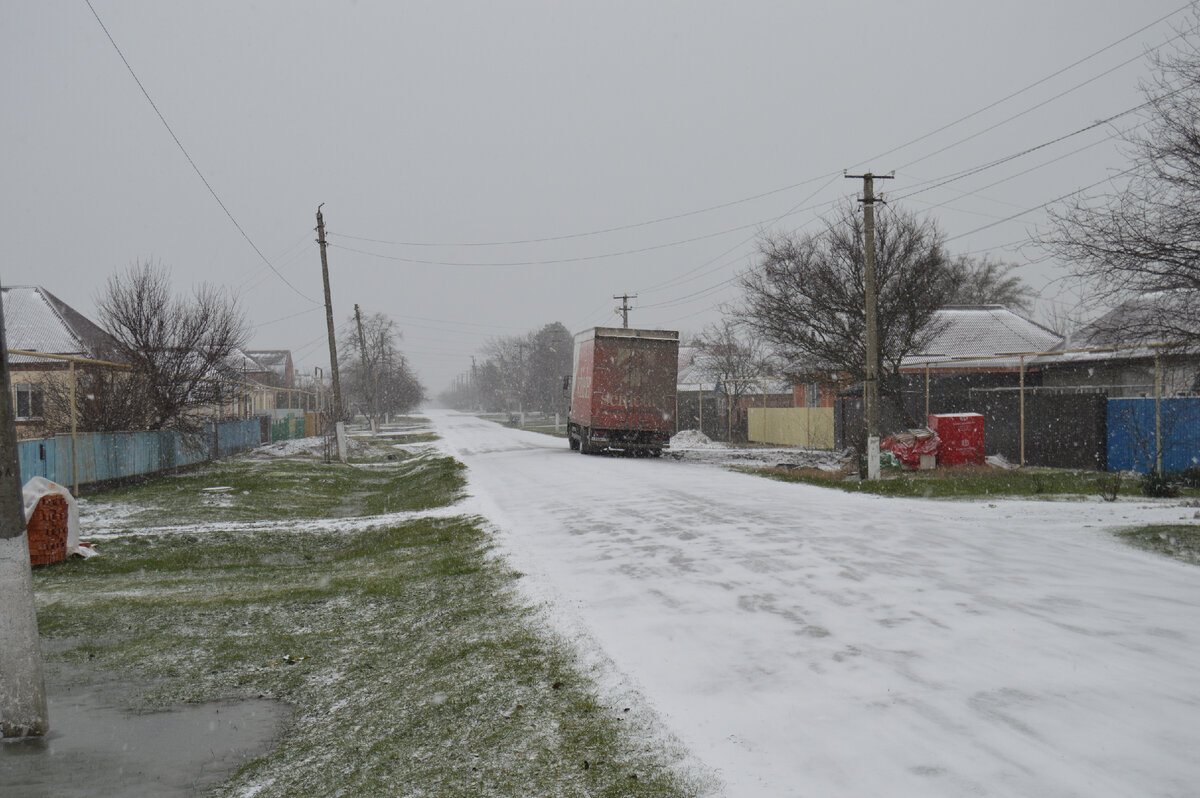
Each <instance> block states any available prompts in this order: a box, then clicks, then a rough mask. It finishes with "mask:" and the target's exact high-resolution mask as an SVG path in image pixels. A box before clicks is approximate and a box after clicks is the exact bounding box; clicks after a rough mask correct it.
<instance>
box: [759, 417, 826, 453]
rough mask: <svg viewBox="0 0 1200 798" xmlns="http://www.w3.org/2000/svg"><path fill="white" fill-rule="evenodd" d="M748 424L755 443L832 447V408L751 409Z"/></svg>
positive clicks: (809, 447)
mask: <svg viewBox="0 0 1200 798" xmlns="http://www.w3.org/2000/svg"><path fill="white" fill-rule="evenodd" d="M747 421H748V424H749V430H748V432H749V437H750V440H751V441H752V442H754V443H775V444H779V445H780V446H803V447H805V448H807V449H832V448H833V408H832V407H768V408H761V407H752V408H750V417H749V419H747Z"/></svg>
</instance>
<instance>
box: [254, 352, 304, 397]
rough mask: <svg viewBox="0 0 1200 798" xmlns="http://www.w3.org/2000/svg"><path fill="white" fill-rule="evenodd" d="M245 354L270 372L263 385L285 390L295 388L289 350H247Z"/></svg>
mask: <svg viewBox="0 0 1200 798" xmlns="http://www.w3.org/2000/svg"><path fill="white" fill-rule="evenodd" d="M246 354H247V355H248V356H249V357H251V358H253V359H254V360H255V361H256V362H258V363H259V364H261V365H262V366H263V367H264V368H265V369H266V370H267V371H268V372H270V376H269V377H267V378H266V381H264V382H263V384H264V385H270V386H271V387H272V388H287V389H290V388H295V387H296V371H295V369H294V367H293V366H292V351H291V350H290V349H248V350H246Z"/></svg>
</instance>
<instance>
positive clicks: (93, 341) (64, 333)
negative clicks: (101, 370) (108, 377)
mask: <svg viewBox="0 0 1200 798" xmlns="http://www.w3.org/2000/svg"><path fill="white" fill-rule="evenodd" d="M3 296H4V337H5V342H6V343H7V345H8V348H9V349H24V350H27V351H31V352H45V353H47V354H52V355H71V356H74V357H84V358H95V359H99V358H101V357H102V356H103V355H104V354H105V352H103V351H102V350H104V349H106V348H107V347H108V344H109V340H110V339H109V337H108V334H107V333H105V332H104V330H102V329H100V327H98V326H97V325H96V324H94V323H93V322H91V321H90V320H89V319H88V318H86V317H85V316H84V315H83V314H81V313H79V312H78V311H76V310H75V309H74V308H72V307H71V306H70V305H68V304H67V303H65V302H63V301H62V300H61V299H59V298H58V297H56V296H54V295H53V294H51V293H50V292H49V291H47V290H46V289H44V288H42V287H41V286H28V285H13V286H5V287H4V290H3ZM9 362H10V363H13V364H18V363H56V362H61V361H55V360H53V359H49V358H39V357H31V356H29V355H10V356H9Z"/></svg>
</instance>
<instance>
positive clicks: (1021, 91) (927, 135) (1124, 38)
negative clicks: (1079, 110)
mask: <svg viewBox="0 0 1200 798" xmlns="http://www.w3.org/2000/svg"><path fill="white" fill-rule="evenodd" d="M1194 4H1195V0H1189V2H1187V3H1184V4H1183V5H1182V6H1180V7H1179V8H1176V9H1175V10H1174V11H1171V12H1170V13H1168V14H1164V15H1163V16H1161V17H1159V18H1158V19H1156V20H1154V21H1153V22H1150V23H1148V24H1146V25H1143V26H1142V27H1140V28H1138V29H1137V30H1135V31H1133V32H1132V33H1130V34H1128V35H1126V36H1122V37H1121V38H1120V39H1117V40H1116V41H1115V42H1112V43H1111V44H1106V45H1105V46H1104V47H1101V48H1100V49H1099V50H1096V51H1095V52H1092V53H1090V54H1089V55H1086V56H1084V57H1083V58H1080V59H1079V60H1078V61H1074V62H1072V63H1070V64H1068V65H1067V66H1065V67H1063V68H1062V69H1060V70H1058V71H1057V72H1052V73H1050V74H1049V75H1047V76H1045V77H1044V78H1040V79H1038V80H1035V81H1034V82H1033V83H1030V84H1029V85H1028V86H1025V87H1024V88H1021V89H1017V90H1016V91H1014V92H1013V93H1012V94H1008V95H1006V96H1004V97H1001V98H1000V99H999V100H996V101H995V102H992V103H989V104H988V105H985V106H983V107H982V108H979V109H978V110H975V111H972V112H971V113H969V114H966V115H965V116H960V117H959V118H958V119H955V120H954V121H953V122H948V123H947V124H945V125H942V126H941V127H939V128H937V129H936V130H932V131H930V132H929V133H925V134H924V135H921V136H918V137H917V138H915V139H910V140H909V141H906V142H904V143H903V144H900V145H897V146H895V147H893V148H892V149H890V150H886V151H884V152H881V153H879V154H878V155H873V156H871V157H870V158H868V159H867V160H866V161H860V162H859V163H858V164H856V165H855V166H854V167H852V168H857V167H859V166H863V165H864V164H866V163H868V162H870V161H874V160H877V159H879V158H883V157H885V156H888V155H891V154H893V153H896V152H899V151H900V150H903V149H905V148H906V147H910V146H912V145H913V144H918V143H920V142H922V141H924V140H925V139H928V138H931V137H933V136H936V135H937V134H938V133H941V132H943V131H945V130H949V129H950V128H952V127H955V126H956V125H958V124H960V123H962V122H966V121H967V120H968V119H972V118H974V117H976V116H978V115H979V114H982V113H984V112H985V111H990V110H991V109H993V108H995V107H996V106H998V105H1001V104H1003V103H1006V102H1008V101H1009V100H1011V99H1013V98H1014V97H1017V96H1019V95H1021V94H1024V93H1025V92H1027V91H1029V90H1030V89H1034V88H1037V87H1038V86H1040V85H1042V84H1043V83H1046V82H1047V81H1050V80H1053V79H1054V78H1056V77H1058V76H1059V75H1061V74H1063V73H1065V72H1068V71H1070V70H1072V69H1074V68H1075V67H1077V66H1079V65H1080V64H1082V63H1085V62H1087V61H1090V60H1091V59H1093V58H1095V57H1096V56H1098V55H1100V54H1102V53H1105V52H1107V51H1108V50H1111V49H1112V48H1114V47H1116V46H1117V45H1119V44H1122V43H1123V42H1126V41H1128V40H1129V39H1132V38H1133V37H1134V36H1137V35H1138V34H1139V33H1143V32H1145V31H1147V30H1149V29H1150V28H1152V27H1154V26H1155V25H1157V24H1159V23H1160V22H1163V21H1165V20H1167V19H1170V18H1171V17H1173V16H1175V15H1176V14H1179V13H1180V12H1182V11H1186V10H1187V9H1188V8H1191V7H1192V6H1193V5H1194Z"/></svg>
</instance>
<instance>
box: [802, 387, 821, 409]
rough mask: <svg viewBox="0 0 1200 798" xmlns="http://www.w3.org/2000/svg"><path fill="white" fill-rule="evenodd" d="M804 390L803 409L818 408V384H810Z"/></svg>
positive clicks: (819, 402)
mask: <svg viewBox="0 0 1200 798" xmlns="http://www.w3.org/2000/svg"><path fill="white" fill-rule="evenodd" d="M804 388H805V391H804V393H805V396H804V406H805V407H820V406H821V386H820V384H819V383H816V382H810V383H808V384H807V385H806V386H804Z"/></svg>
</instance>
